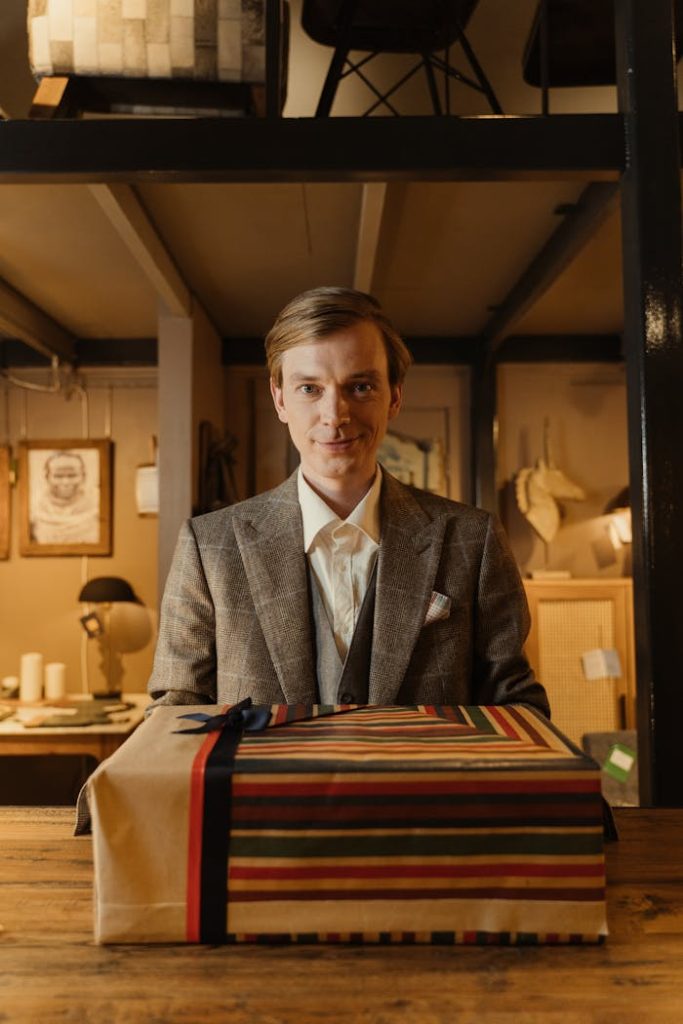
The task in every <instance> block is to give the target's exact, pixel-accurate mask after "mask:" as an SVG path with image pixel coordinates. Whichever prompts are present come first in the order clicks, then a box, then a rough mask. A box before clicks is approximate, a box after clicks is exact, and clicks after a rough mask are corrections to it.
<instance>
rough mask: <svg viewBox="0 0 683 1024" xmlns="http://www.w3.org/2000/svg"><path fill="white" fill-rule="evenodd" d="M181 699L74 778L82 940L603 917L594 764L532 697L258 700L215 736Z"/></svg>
mask: <svg viewBox="0 0 683 1024" xmlns="http://www.w3.org/2000/svg"><path fill="white" fill-rule="evenodd" d="M204 710H205V711H206V716H208V715H215V714H216V712H217V709H216V708H215V707H213V708H210V709H204ZM190 711H192V712H196V711H197V709H196V708H193V709H181V708H170V707H169V708H163V707H162V708H159V709H158V710H157V711H155V712H154V714H153V715H152V716H151V718H150V720H149V721H148V722H147V723H145V725H144V726H143V727H142V728H141V729H140V730H138V732H137V733H135V734H134V736H133V737H132V738H131V740H129V741H128V742H127V743H126V744H125V745H124V747H122V748H121V750H120V751H118V752H117V754H115V755H114V756H113V757H112V758H110V760H109V761H108V762H105V763H104V765H102V766H101V768H100V769H98V772H97V773H95V775H94V776H93V777H92V781H91V784H90V787H89V797H90V805H91V810H92V812H93V820H94V828H95V850H96V856H95V863H96V873H97V886H96V888H97V893H98V907H97V927H96V933H97V937H98V939H99V940H100V941H104V942H108V941H109V942H116V941H126V942H130V941H183V940H184V941H194V942H197V941H205V942H206V941H210V942H230V943H236V942H349V941H350V942H375V943H391V942H406V943H427V942H441V943H444V942H446V943H487V944H488V943H516V944H529V943H564V942H596V941H600V939H601V937H602V936H604V935H605V934H606V924H605V903H604V899H605V892H604V887H605V878H604V860H603V837H602V805H601V797H600V775H599V769H598V767H597V765H595V764H594V763H593V762H592V761H590V760H589V759H587V758H586V757H584V756H583V755H582V754H581V753H580V751H578V750H577V749H576V748H574V747H573V746H572V745H571V744H570V743H569V741H567V740H566V739H564V738H563V737H561V736H560V735H559V734H558V733H557V732H556V731H555V730H554V729H552V728H551V727H550V726H549V725H548V723H547V722H545V721H544V720H542V719H541V718H539V716H538V715H536V714H535V713H534V712H532V711H530V710H528V709H526V708H523V707H521V706H510V707H489V708H483V707H426V706H408V707H358V708H353V707H351V708H349V707H346V708H325V707H320V706H317V707H298V706H294V707H292V706H277V707H273V708H271V709H269V712H267V713H266V714H265V720H267V727H266V728H264V729H263V730H262V731H260V732H245V733H244V734H243V736H242V737H241V740H240V741H239V745H236V741H234V742H232V752H230V751H229V750H228V748H229V747H230V742H231V741H230V740H229V739H228V737H227V732H228V731H227V730H226V732H224V733H221V732H213V733H208V734H206V735H203V734H197V733H178V732H177V731H176V730H178V729H186V728H188V723H187V722H184V721H182V720H180V719H179V716H180V715H182V714H183V713H188V712H190ZM200 713H201V712H200ZM206 716H205V717H206ZM145 733H147V736H146V737H145ZM150 745H151V748H150ZM126 748H128V751H127V752H126ZM221 748H223V754H222V755H221V754H220V750H221ZM226 751H228V752H227V754H226ZM143 753H144V756H143ZM141 757H142V759H143V760H144V761H145V763H146V765H147V768H146V769H145V770H144V771H142V772H140V758H141ZM117 761H118V762H119V763H118V764H117ZM226 765H228V767H226ZM230 765H231V767H230ZM170 775H172V776H173V778H170V777H169V776H170ZM143 782H144V784H142V785H140V784H138V783H143ZM212 787H213V788H212ZM212 793H213V795H211V794H212ZM217 800H218V803H216V801H217ZM223 807H224V808H225V811H224V812H223V811H222V810H221V808H223ZM130 814H134V817H135V821H130V820H127V823H126V825H125V826H124V825H123V822H124V821H126V815H130ZM107 836H108V838H107ZM122 837H123V838H122ZM145 837H146V839H145ZM143 841H144V842H143ZM141 842H143V845H144V843H145V842H146V844H147V846H146V849H140V848H139V846H140V843H141ZM169 859H171V860H172V861H173V864H174V865H175V866H173V865H170V860H169ZM141 871H142V873H143V875H144V878H143V879H142V880H141V879H140V872H141ZM160 876H161V877H160ZM171 876H172V878H171ZM133 878H135V882H134V883H133V882H132V880H133ZM226 878H227V884H226ZM170 883H172V884H170Z"/></svg>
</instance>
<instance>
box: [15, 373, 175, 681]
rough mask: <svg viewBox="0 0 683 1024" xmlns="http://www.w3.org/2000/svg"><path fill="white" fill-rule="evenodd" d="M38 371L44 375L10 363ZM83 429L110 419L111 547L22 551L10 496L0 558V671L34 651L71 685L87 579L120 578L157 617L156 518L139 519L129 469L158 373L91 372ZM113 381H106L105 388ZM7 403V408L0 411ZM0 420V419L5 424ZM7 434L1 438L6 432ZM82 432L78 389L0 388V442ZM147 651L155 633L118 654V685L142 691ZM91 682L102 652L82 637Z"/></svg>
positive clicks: (144, 443)
mask: <svg viewBox="0 0 683 1024" xmlns="http://www.w3.org/2000/svg"><path fill="white" fill-rule="evenodd" d="M17 375H20V376H22V377H29V376H30V377H31V378H32V379H33V380H36V379H42V380H44V375H42V376H41V375H40V374H36V373H32V374H29V372H28V371H22V372H20V371H17ZM84 376H85V380H86V384H87V392H88V406H89V410H88V417H87V421H88V427H89V435H90V437H91V438H101V437H104V436H106V430H107V424H108V422H109V421H110V422H111V437H112V440H113V442H114V486H113V495H114V502H113V527H114V533H113V555H112V556H111V557H95V556H90V557H89V558H87V559H84V558H81V557H60V558H57V557H49V558H42V557H31V558H26V557H20V556H19V553H18V534H19V519H18V517H19V503H18V500H17V494H16V488H13V494H12V529H11V554H10V558H9V560H7V561H0V676H5V675H15V674H18V667H19V657H20V655H21V654H22V653H24V652H26V651H40V652H41V653H42V654H43V655H44V658H45V660H46V661H63V662H65V663H66V665H67V679H68V689H69V690H70V691H78V690H80V687H81V675H80V650H81V634H82V630H81V626H80V624H79V622H78V617H79V615H80V614H81V606H80V605H79V604H78V601H77V597H78V593H79V590H80V588H81V585H82V583H83V581H84V578H86V577H87V578H90V579H91V578H93V577H95V576H122V577H124V578H125V579H127V580H128V581H129V582H130V583H131V584H132V586H133V589H134V590H135V592H136V593H137V595H138V596H139V597H140V599H141V600H142V601H143V603H144V605H145V606H146V608H147V609H148V610H149V611H150V613H151V615H152V619H153V625H154V626H155V625H156V607H157V586H156V569H157V520H156V519H154V518H141V517H140V516H138V515H137V512H136V508H135V495H134V486H135V467H136V466H137V465H138V464H140V463H145V462H149V459H150V447H149V446H150V437H151V435H152V434H156V433H157V389H156V372H155V371H150V370H144V371H133V370H113V369H111V370H110V369H108V370H106V371H100V372H96V371H88V372H86V373H85V375H84ZM109 384H110V385H111V387H110V386H109ZM5 402H7V412H8V415H7V417H6V419H5V416H4V410H5ZM5 423H7V426H8V428H9V429H8V430H7V429H6V426H5ZM6 434H8V435H9V436H8V438H6V436H5V435H6ZM22 436H26V437H27V438H29V439H31V438H33V439H46V440H47V439H51V438H55V439H57V438H69V437H74V438H75V437H82V436H84V431H83V405H82V402H81V400H80V399H79V397H78V395H74V396H73V397H72V398H71V399H70V400H67V399H65V398H64V397H63V395H50V394H39V393H34V392H27V391H23V390H19V389H18V388H14V387H10V388H8V389H7V391H6V392H5V393H4V394H3V391H2V390H0V442H2V443H4V442H5V440H6V439H8V440H9V442H10V444H11V445H12V447H13V449H14V451H15V453H16V444H17V442H18V441H19V440H20V439H21V438H22ZM153 650H154V632H153V634H152V637H151V639H150V641H149V643H148V644H147V645H146V647H145V648H144V649H143V650H142V651H140V652H137V653H133V654H127V655H124V661H123V664H124V669H125V675H124V688H125V689H126V690H128V691H140V690H144V689H145V686H146V682H147V677H148V674H149V671H150V667H151V659H152V654H153ZM88 655H89V657H88V663H89V675H90V685H91V688H92V689H97V688H100V687H101V686H102V685H103V682H104V680H103V677H102V675H101V673H100V670H99V652H98V650H97V644H96V642H94V641H90V642H89V643H88Z"/></svg>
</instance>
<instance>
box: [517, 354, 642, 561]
mask: <svg viewBox="0 0 683 1024" xmlns="http://www.w3.org/2000/svg"><path fill="white" fill-rule="evenodd" d="M545 417H548V418H549V423H550V430H551V440H552V444H553V448H554V452H555V462H556V463H557V465H558V466H559V467H560V468H561V469H562V470H563V471H564V473H565V474H566V475H567V476H568V477H569V478H570V480H572V481H573V482H574V483H577V484H579V485H580V486H581V487H582V488H583V489H584V490H585V491H586V500H585V501H582V502H578V501H566V502H563V503H562V508H563V511H564V518H563V520H562V525H561V527H560V530H559V532H558V534H557V536H556V537H555V539H554V540H553V541H552V542H551V543H550V544H549V545H548V547H547V550H546V547H545V545H544V542H543V541H542V540H541V539H540V538H539V537H538V536H537V534H536V533H535V531H534V530H533V529H532V527H531V526H530V525H529V523H528V522H527V521H526V519H524V517H523V516H522V515H521V513H520V512H519V511H518V509H517V505H516V501H515V497H514V487H513V484H512V480H513V478H514V476H515V474H516V473H517V472H518V470H520V469H521V468H522V467H524V466H532V465H533V464H534V462H535V460H536V459H537V458H538V457H539V456H540V455H542V452H543V423H544V418H545ZM498 421H499V437H498V469H497V482H498V488H499V496H500V508H501V515H502V517H503V521H504V523H505V526H506V529H507V531H508V535H509V537H510V541H511V544H512V548H513V551H514V553H515V556H516V557H517V560H518V562H519V564H520V567H521V569H522V571H523V572H524V573H529V572H531V571H532V570H534V569H544V568H547V569H566V570H569V571H570V572H571V574H572V576H577V577H609V576H621V575H627V574H628V555H629V550H628V548H622V549H621V551H617V552H614V551H613V550H612V549H611V548H610V547H609V545H607V546H606V544H605V541H606V540H607V534H606V526H607V523H608V517H606V516H605V515H604V509H605V506H606V505H607V503H608V501H610V499H611V498H613V497H614V496H615V495H616V494H617V493H618V492H619V491H620V490H621V489H622V488H623V487H625V486H626V485H627V484H628V452H627V422H626V385H625V377H624V369H623V367H622V366H621V365H615V364H613V363H605V364H598V363H559V364H558V363H550V364H549V363H517V364H508V365H503V366H501V367H500V368H499V371H498ZM610 556H611V560H610Z"/></svg>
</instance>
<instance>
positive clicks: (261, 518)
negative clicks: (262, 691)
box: [235, 472, 317, 704]
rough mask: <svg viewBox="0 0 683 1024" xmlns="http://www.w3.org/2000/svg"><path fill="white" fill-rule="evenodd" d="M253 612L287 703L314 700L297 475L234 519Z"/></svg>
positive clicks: (315, 691)
mask: <svg viewBox="0 0 683 1024" xmlns="http://www.w3.org/2000/svg"><path fill="white" fill-rule="evenodd" d="M235 536H236V538H237V543H238V545H239V549H240V554H241V555H242V561H243V563H244V568H245V571H246V574H247V580H248V582H249V588H250V590H251V596H252V599H253V602H254V606H255V608H256V614H257V616H258V619H259V623H260V625H261V629H262V630H263V636H264V638H265V641H266V646H267V647H268V652H269V654H270V657H271V660H272V662H273V666H274V668H275V671H276V673H277V677H278V679H279V682H280V686H281V687H282V692H283V694H284V696H285V701H286V702H287V703H288V704H312V703H315V701H316V700H317V684H316V678H315V654H314V645H313V635H312V628H311V613H310V601H309V593H308V573H307V570H306V557H305V555H304V540H303V528H302V524H301V509H300V506H299V501H298V497H297V488H296V472H295V473H293V474H292V476H290V477H289V479H288V480H286V481H285V483H284V484H282V485H281V486H280V487H278V488H276V489H275V490H274V491H272V492H271V494H270V495H269V496H268V498H267V499H266V501H265V502H264V504H263V505H262V506H261V509H259V510H257V511H256V512H250V513H249V515H248V516H246V515H245V517H244V518H241V517H237V516H236V517H235Z"/></svg>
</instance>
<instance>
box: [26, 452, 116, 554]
mask: <svg viewBox="0 0 683 1024" xmlns="http://www.w3.org/2000/svg"><path fill="white" fill-rule="evenodd" d="M111 509H112V442H111V441H110V440H108V439H98V440H90V439H85V438H77V439H75V440H71V439H69V440H62V439H60V440H58V441H53V440H48V441H22V442H21V443H20V445H19V517H20V521H19V553H20V554H21V555H28V556H33V555H42V556H51V555H110V554H111V550H112V514H111Z"/></svg>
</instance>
